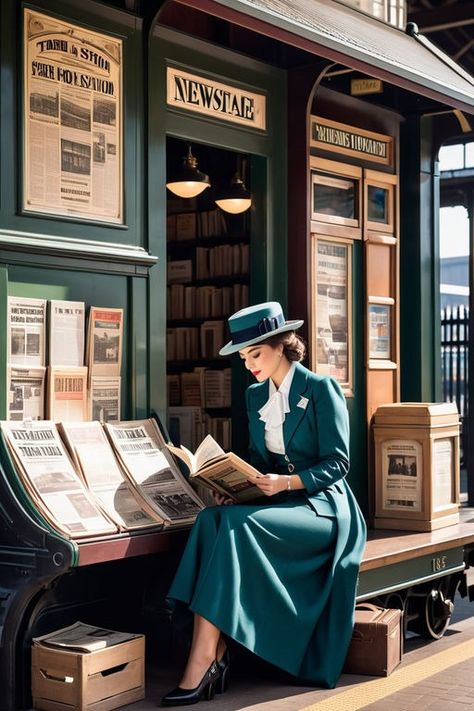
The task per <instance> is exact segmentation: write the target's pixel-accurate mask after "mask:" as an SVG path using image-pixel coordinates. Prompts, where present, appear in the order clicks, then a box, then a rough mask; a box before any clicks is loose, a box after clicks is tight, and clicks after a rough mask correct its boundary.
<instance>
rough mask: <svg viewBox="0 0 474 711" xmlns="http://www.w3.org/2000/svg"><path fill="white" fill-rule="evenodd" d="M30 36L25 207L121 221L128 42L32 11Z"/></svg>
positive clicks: (27, 36) (26, 28)
mask: <svg viewBox="0 0 474 711" xmlns="http://www.w3.org/2000/svg"><path fill="white" fill-rule="evenodd" d="M24 35H25V36H24V107H23V109H24V115H23V120H24V163H25V170H24V178H23V180H24V185H23V195H24V209H25V210H32V211H36V212H42V213H48V214H51V213H52V214H58V215H72V216H75V217H85V218H90V219H94V220H104V221H107V222H114V223H120V222H122V221H123V206H122V186H123V175H122V172H123V168H122V164H123V148H122V140H123V139H122V40H121V39H118V38H117V37H113V36H111V35H105V34H99V33H98V32H92V31H90V30H86V29H84V28H83V27H80V26H79V25H75V24H72V23H70V22H64V21H62V20H59V19H57V18H56V17H50V16H48V15H44V14H42V13H40V12H36V11H35V10H30V9H26V8H25V10H24Z"/></svg>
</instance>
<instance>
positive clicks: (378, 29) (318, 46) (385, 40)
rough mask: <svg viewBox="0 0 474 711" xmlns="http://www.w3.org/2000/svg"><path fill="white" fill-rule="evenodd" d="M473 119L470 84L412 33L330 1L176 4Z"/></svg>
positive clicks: (473, 86) (196, 0)
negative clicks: (341, 65)
mask: <svg viewBox="0 0 474 711" xmlns="http://www.w3.org/2000/svg"><path fill="white" fill-rule="evenodd" d="M178 1H179V2H182V3H183V4H186V5H191V6H193V7H196V8H200V9H202V10H204V11H205V12H209V13H212V14H214V15H216V16H218V17H222V18H224V19H227V20H229V21H230V22H234V23H236V24H239V25H242V26H245V27H248V28H250V29H253V30H255V31H257V32H261V33H264V34H267V35H269V36H271V37H274V38H275V39H279V40H281V41H282V42H286V43H287V44H291V45H293V46H295V47H300V48H301V49H304V50H306V51H308V52H311V53H313V54H318V55H319V56H323V57H327V58H328V59H333V60H334V61H336V62H340V63H343V64H345V65H347V66H348V67H351V68H354V69H358V70H360V71H363V72H365V73H368V74H370V75H371V76H374V77H378V78H381V79H385V80H386V81H389V82H390V83H392V84H395V85H397V86H401V87H404V88H406V89H409V90H411V91H415V92H418V93H419V94H422V95H424V96H428V97H430V98H433V99H436V100H438V101H441V102H443V103H445V104H448V105H449V106H452V107H453V108H458V109H462V110H463V111H467V112H468V113H473V114H474V78H473V77H471V76H470V75H469V74H468V73H467V72H465V71H464V70H463V69H462V67H460V66H459V65H458V64H456V63H455V62H454V61H453V60H452V59H451V58H450V57H448V55H446V54H444V53H443V52H442V51H441V50H439V49H438V48H437V47H435V46H434V45H433V44H432V43H431V42H430V41H429V40H428V39H427V38H426V37H424V36H422V35H420V34H419V33H418V32H417V31H416V26H415V27H414V31H413V32H412V33H411V34H406V33H405V32H403V31H402V30H399V29H397V28H396V27H392V26H391V25H388V24H386V23H384V22H381V21H380V20H377V19H376V18H373V17H371V16H369V15H366V14H365V13H361V12H358V11H357V10H354V9H352V8H351V7H348V6H346V5H343V4H342V3H340V2H337V1H335V0H178Z"/></svg>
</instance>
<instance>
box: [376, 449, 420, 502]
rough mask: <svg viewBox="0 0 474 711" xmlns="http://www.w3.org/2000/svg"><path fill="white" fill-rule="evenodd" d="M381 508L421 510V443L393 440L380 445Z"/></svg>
mask: <svg viewBox="0 0 474 711" xmlns="http://www.w3.org/2000/svg"><path fill="white" fill-rule="evenodd" d="M382 467H383V508H384V509H389V510H392V511H395V510H398V511H421V508H422V507H421V504H422V501H421V494H422V491H421V479H422V476H423V468H422V446H421V444H420V443H419V442H416V441H412V440H402V439H392V440H387V441H385V442H383V444H382Z"/></svg>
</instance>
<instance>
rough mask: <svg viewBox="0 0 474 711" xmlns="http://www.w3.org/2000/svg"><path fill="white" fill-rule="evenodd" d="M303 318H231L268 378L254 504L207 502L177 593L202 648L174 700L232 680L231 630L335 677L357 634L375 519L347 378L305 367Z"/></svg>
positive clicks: (260, 380) (238, 347)
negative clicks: (352, 454)
mask: <svg viewBox="0 0 474 711" xmlns="http://www.w3.org/2000/svg"><path fill="white" fill-rule="evenodd" d="M302 323H303V322H302V321H285V319H284V316H283V312H282V309H281V306H280V304H278V303H276V302H268V303H264V304H258V305H257V306H251V307H248V308H246V309H242V310H241V311H238V312H237V313H236V314H234V315H233V316H231V317H230V319H229V328H230V333H231V336H232V340H231V341H230V343H228V344H227V345H226V346H225V347H224V348H222V349H221V351H220V354H221V355H229V354H231V353H236V352H239V355H240V357H241V359H242V360H243V361H244V364H245V367H246V368H247V369H248V370H250V371H251V372H252V375H253V376H254V377H255V379H256V380H257V383H255V384H253V385H251V386H250V387H249V388H248V390H247V411H248V416H249V429H250V455H251V463H252V464H253V465H254V466H255V467H256V468H257V469H258V470H259V471H260V472H262V473H261V474H260V475H259V476H258V477H257V478H256V479H255V484H256V485H257V486H258V487H259V488H260V489H261V491H262V499H259V500H258V501H256V502H255V503H253V504H245V505H243V504H238V505H233V506H226V505H223V504H225V503H227V502H224V501H223V500H222V499H218V503H220V504H221V505H219V506H213V507H209V508H206V509H204V511H202V512H201V513H200V514H199V516H198V517H197V519H196V522H195V524H194V527H193V529H192V531H191V534H190V537H189V540H188V543H187V546H186V549H185V551H184V554H183V557H182V560H181V563H180V566H179V568H178V571H177V573H176V576H175V579H174V581H173V584H172V586H171V589H170V591H169V598H172V599H174V600H178V601H181V602H182V603H185V604H186V605H188V607H189V609H190V610H192V612H193V613H194V631H193V641H192V645H191V651H190V655H189V659H188V663H187V666H186V669H185V671H184V675H183V677H182V679H181V681H180V684H179V686H178V687H177V688H176V689H174V690H173V691H171V692H170V693H169V694H167V695H166V696H164V697H163V699H162V703H163V705H166V706H177V705H184V704H189V703H195V702H196V701H199V699H200V698H203V697H205V698H212V697H213V694H214V690H217V691H224V690H225V688H226V679H227V678H228V671H229V666H228V656H227V653H226V644H225V640H224V635H225V636H227V637H230V638H232V639H235V640H237V642H239V643H240V644H243V645H244V646H245V647H247V648H248V649H250V650H251V651H252V652H254V653H255V654H257V655H258V656H260V657H262V658H263V659H265V660H267V661H268V662H271V663H272V664H274V665H276V666H278V667H280V668H282V669H284V670H286V671H288V672H290V673H291V674H293V675H294V676H295V677H298V678H299V679H301V680H304V681H307V682H310V683H312V684H314V685H317V686H324V687H328V688H332V687H334V686H335V684H336V682H337V679H338V677H339V675H340V673H341V669H342V666H343V663H344V660H345V656H346V652H347V648H348V645H349V642H350V638H351V633H352V626H353V612H354V600H355V590H356V582H357V573H358V568H359V563H360V559H361V556H362V552H363V548H364V543H365V532H366V529H365V523H364V520H363V518H362V515H361V513H360V510H359V507H358V505H357V502H356V500H355V498H354V495H353V494H352V492H351V490H350V488H349V486H348V485H347V483H346V481H345V476H346V474H347V472H348V470H349V450H348V446H349V441H348V440H349V429H348V415H347V408H346V403H345V399H344V396H343V394H342V392H341V389H340V388H339V385H338V384H337V383H336V382H335V381H334V380H332V379H331V378H328V377H322V376H319V375H316V374H314V373H312V372H311V371H309V370H307V369H306V368H304V367H303V366H302V365H301V364H300V362H299V361H301V360H302V358H303V356H304V344H303V342H302V341H301V339H300V338H299V337H298V336H297V335H296V334H295V329H297V328H299V327H300V326H301V324H302Z"/></svg>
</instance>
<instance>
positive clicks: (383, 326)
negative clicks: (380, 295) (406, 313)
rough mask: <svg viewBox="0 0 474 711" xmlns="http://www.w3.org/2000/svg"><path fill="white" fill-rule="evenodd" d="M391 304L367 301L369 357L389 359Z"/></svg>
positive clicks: (390, 348) (390, 349)
mask: <svg viewBox="0 0 474 711" xmlns="http://www.w3.org/2000/svg"><path fill="white" fill-rule="evenodd" d="M391 308H392V305H391V304H375V303H369V306H368V309H369V317H368V325H369V329H368V330H369V359H372V358H375V359H382V360H391V356H392V345H391V328H392V326H391V323H392V318H391Z"/></svg>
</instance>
